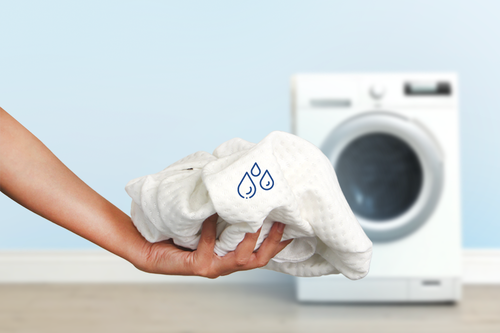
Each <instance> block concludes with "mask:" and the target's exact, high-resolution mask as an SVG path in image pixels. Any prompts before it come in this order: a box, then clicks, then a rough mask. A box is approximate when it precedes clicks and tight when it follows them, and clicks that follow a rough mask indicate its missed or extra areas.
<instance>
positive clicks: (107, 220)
mask: <svg viewBox="0 0 500 333" xmlns="http://www.w3.org/2000/svg"><path fill="white" fill-rule="evenodd" d="M0 191H2V192H3V193H4V194H6V195H7V196H9V197H10V198H12V199H13V200H15V201H16V202H18V203H19V204H21V205H22V206H24V207H26V208H27V209H29V210H31V211H33V212H34V213H36V214H38V215H40V216H42V217H44V218H46V219H48V220H50V221H52V222H54V223H56V224H58V225H60V226H61V227H64V228H66V229H68V230H70V231H72V232H74V233H76V234H78V235H80V236H82V237H84V238H86V239H88V240H89V241H91V242H93V243H95V244H97V245H99V246H101V247H102V248H104V249H106V250H108V251H110V252H112V253H114V254H116V255H118V256H120V257H122V258H124V259H126V260H128V261H129V262H131V263H132V264H133V265H134V266H135V267H137V268H138V269H140V270H143V271H146V272H149V273H158V274H168V275H198V276H204V277H208V278H216V277H218V276H221V275H227V274H230V273H233V272H236V271H241V270H248V269H253V268H258V267H262V266H265V265H266V264H267V263H268V262H269V260H270V259H271V258H272V257H274V256H275V255H276V254H278V253H279V252H280V251H281V250H282V249H283V248H285V247H286V246H287V245H288V244H289V243H290V242H291V241H292V240H288V241H283V242H280V240H281V237H282V235H283V229H284V225H283V224H282V223H279V222H276V223H274V225H273V227H272V229H271V231H270V233H269V236H268V237H267V238H266V239H265V241H264V242H263V243H262V245H261V247H260V248H259V250H258V251H255V252H254V251H253V249H254V247H255V244H256V242H257V238H258V236H259V233H260V230H259V231H258V232H256V233H253V234H246V236H245V239H244V240H243V241H242V242H241V243H240V244H239V245H238V247H237V248H236V250H235V251H234V252H230V253H228V254H227V255H225V256H224V257H219V256H218V255H216V254H215V253H214V246H215V239H216V222H217V216H216V215H213V216H211V217H209V218H208V219H206V220H205V222H204V223H203V227H202V232H201V239H200V243H199V245H198V249H197V250H195V251H190V250H186V249H182V248H179V247H178V246H176V245H175V244H173V242H172V241H170V240H169V241H164V242H159V243H150V242H148V241H147V240H146V239H144V237H142V235H141V234H140V233H139V232H138V231H137V229H136V228H135V226H134V225H133V223H132V220H131V219H130V217H129V216H128V215H127V214H125V213H124V212H122V211H121V210H120V209H118V208H117V207H116V206H114V205H113V204H112V203H110V202H109V201H107V200H106V199H105V198H103V197H102V196H101V195H99V194H98V193H97V192H95V191H94V190H93V189H92V188H90V187H89V186H88V185H87V184H85V183H84V182H83V181H82V180H81V179H80V178H78V177H77V176H76V175H75V174H74V173H73V172H72V171H71V170H69V169H68V168H67V167H66V166H65V165H64V164H63V163H62V162H61V161H60V160H59V159H58V158H57V157H56V156H55V155H54V154H53V153H52V152H51V151H50V150H49V149H48V148H47V147H46V146H45V145H44V144H43V143H42V142H41V141H40V140H38V139H37V138H36V137H35V136H34V135H33V134H31V132H29V131H28V130H27V129H26V128H24V127H23V126H22V125H21V124H20V123H19V122H17V121H16V120H15V119H14V118H13V117H12V116H10V115H9V114H8V113H7V112H6V111H5V110H3V109H2V108H0Z"/></svg>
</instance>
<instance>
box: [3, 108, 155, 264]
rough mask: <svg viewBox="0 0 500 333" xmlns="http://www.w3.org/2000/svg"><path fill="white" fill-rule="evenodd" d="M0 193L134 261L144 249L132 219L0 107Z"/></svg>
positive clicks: (144, 244)
mask: <svg viewBox="0 0 500 333" xmlns="http://www.w3.org/2000/svg"><path fill="white" fill-rule="evenodd" d="M0 190H1V191H2V192H3V193H5V194H6V195H7V196H9V197H11V198H12V199H13V200H15V201H17V202H18V203H19V204H21V205H23V206H24V207H26V208H28V209H29V210H31V211H33V212H34V213H36V214H38V215H40V216H43V217H44V218H46V219H48V220H50V221H52V222H54V223H56V224H58V225H60V226H62V227H64V228H66V229H68V230H70V231H72V232H74V233H76V234H78V235H80V236H82V237H84V238H86V239H88V240H90V241H91V242H93V243H95V244H97V245H99V246H101V247H103V248H105V249H107V250H109V251H111V252H113V253H115V254H117V255H119V256H120V257H123V258H125V259H127V260H129V261H131V262H135V261H136V258H137V257H139V256H140V255H141V254H142V253H143V250H144V247H146V246H148V244H149V243H147V242H146V241H145V240H144V238H143V237H142V236H141V235H140V234H139V232H138V231H137V229H136V228H135V227H134V225H133V224H132V221H131V219H130V218H129V217H128V216H127V215H126V214H125V213H123V212H122V211H121V210H119V209H118V208H117V207H115V206H114V205H113V204H111V203H110V202H109V201H107V200H106V199H104V198H103V197H102V196H100V195H99V194H98V193H97V192H95V191H94V190H92V189H91V188H90V187H89V186H88V185H87V184H85V183H84V182H83V181H82V180H80V179H79V178H78V177H77V176H76V175H75V174H74V173H73V172H71V170H69V169H68V168H67V167H66V166H65V165H64V164H63V163H62V162H61V161H60V160H59V159H58V158H57V157H56V156H55V155H54V154H53V153H52V152H51V151H50V150H49V149H48V148H47V147H45V145H44V144H43V143H42V142H40V141H39V140H38V139H37V138H36V137H35V136H34V135H33V134H31V133H30V132H29V131H28V130H27V129H26V128H24V127H23V126H22V125H21V124H19V123H18V122H17V121H16V120H15V119H14V118H12V117H11V116H10V115H9V114H8V113H7V112H5V111H4V110H3V109H1V108H0Z"/></svg>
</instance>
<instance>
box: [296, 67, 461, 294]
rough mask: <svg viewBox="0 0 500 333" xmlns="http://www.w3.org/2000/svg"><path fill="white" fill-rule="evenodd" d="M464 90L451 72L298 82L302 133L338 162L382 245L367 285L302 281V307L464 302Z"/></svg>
mask: <svg viewBox="0 0 500 333" xmlns="http://www.w3.org/2000/svg"><path fill="white" fill-rule="evenodd" d="M457 82H458V81H457V77H456V75H454V74H450V73H435V74H430V73H429V74H423V73H413V74H412V73H406V74H403V73H402V74H303V75H296V76H295V77H293V79H292V98H293V103H292V105H293V107H292V126H293V132H294V133H295V134H296V135H298V136H300V137H302V138H304V139H306V140H308V141H310V142H312V143H313V144H315V145H316V146H318V147H319V148H320V149H321V150H322V151H323V153H325V155H326V156H327V157H328V158H329V159H330V161H331V162H332V164H333V166H334V169H335V171H336V173H337V177H338V180H339V183H340V186H341V188H342V191H343V192H344V195H345V197H346V199H347V201H348V203H349V205H350V206H351V208H352V210H353V212H354V213H355V215H356V217H357V218H358V221H359V223H360V224H361V226H362V227H363V229H364V230H365V232H366V234H367V235H368V237H370V239H371V240H372V241H373V258H372V263H371V267H370V273H369V274H368V275H367V276H366V277H365V278H363V279H361V280H358V281H351V280H348V279H347V278H345V277H344V276H343V275H330V276H323V277H318V278H298V279H297V297H298V299H299V300H301V301H330V302H447V301H457V300H459V299H460V296H461V223H460V194H459V193H460V187H459V141H458V98H457V90H458V86H457Z"/></svg>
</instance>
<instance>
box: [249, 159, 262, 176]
mask: <svg viewBox="0 0 500 333" xmlns="http://www.w3.org/2000/svg"><path fill="white" fill-rule="evenodd" d="M250 173H251V174H252V176H254V177H258V176H259V175H260V168H259V165H258V164H257V162H255V164H254V165H253V167H252V170H250Z"/></svg>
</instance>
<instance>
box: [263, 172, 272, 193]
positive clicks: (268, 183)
mask: <svg viewBox="0 0 500 333" xmlns="http://www.w3.org/2000/svg"><path fill="white" fill-rule="evenodd" d="M273 186H274V179H273V177H271V174H270V173H269V170H266V172H264V175H263V176H262V178H261V179H260V187H262V189H263V190H266V191H269V190H270V189H272V188H273Z"/></svg>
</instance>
